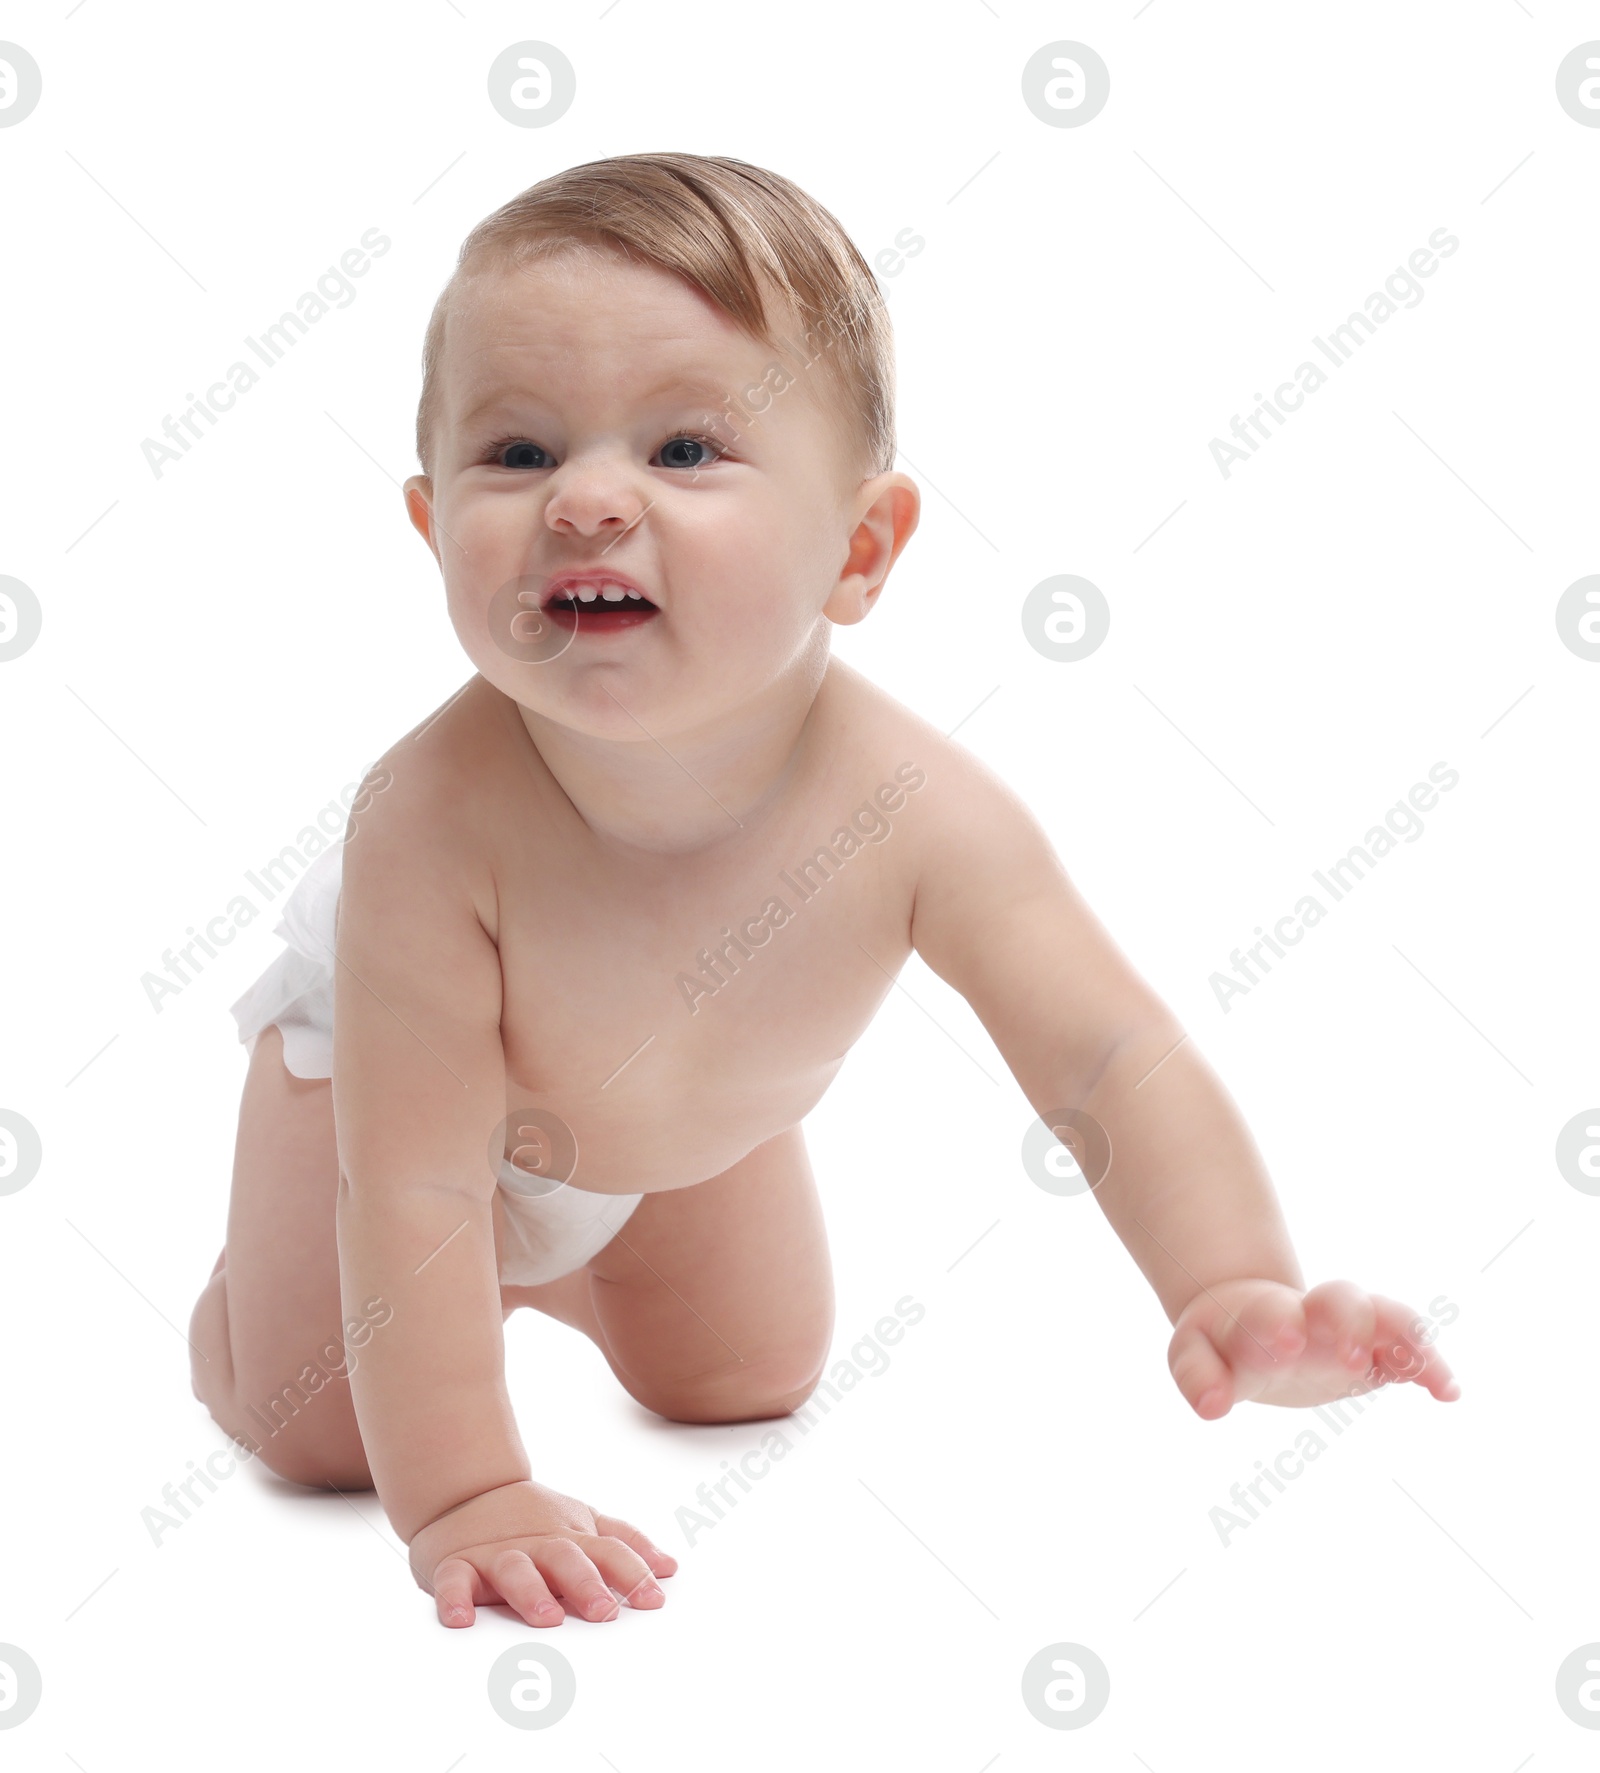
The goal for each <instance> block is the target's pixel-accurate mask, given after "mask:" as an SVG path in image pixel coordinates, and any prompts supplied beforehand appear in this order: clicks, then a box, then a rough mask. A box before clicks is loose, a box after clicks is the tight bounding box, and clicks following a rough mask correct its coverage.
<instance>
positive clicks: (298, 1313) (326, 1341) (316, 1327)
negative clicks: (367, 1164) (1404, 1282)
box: [189, 1027, 381, 1490]
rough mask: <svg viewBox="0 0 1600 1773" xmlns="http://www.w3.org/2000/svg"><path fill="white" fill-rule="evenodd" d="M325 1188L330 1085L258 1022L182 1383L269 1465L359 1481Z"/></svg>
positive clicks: (329, 1161) (301, 1474) (330, 1154)
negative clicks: (222, 1231) (218, 1232)
mask: <svg viewBox="0 0 1600 1773" xmlns="http://www.w3.org/2000/svg"><path fill="white" fill-rule="evenodd" d="M338 1187H339V1160H338V1155H337V1147H336V1145H335V1141H334V1129H333V1086H332V1084H331V1083H330V1082H329V1080H328V1079H327V1078H302V1077H296V1076H294V1074H293V1073H292V1072H290V1071H289V1070H288V1069H287V1067H286V1066H285V1065H284V1063H283V1037H282V1036H281V1035H280V1034H279V1032H278V1030H277V1029H276V1028H275V1027H268V1028H265V1029H263V1030H262V1032H261V1036H260V1038H259V1040H257V1042H256V1046H255V1052H254V1053H253V1054H252V1056H251V1060H250V1069H249V1072H248V1074H247V1075H246V1077H245V1085H244V1096H243V1100H242V1101H241V1103H240V1107H239V1136H238V1143H237V1146H236V1148H235V1153H234V1165H233V1195H232V1199H231V1201H230V1203H229V1207H228V1241H227V1245H226V1248H225V1249H224V1251H223V1256H222V1259H221V1260H220V1261H219V1262H218V1264H217V1268H216V1269H215V1270H214V1271H213V1273H212V1276H211V1279H210V1281H209V1282H208V1283H207V1286H206V1289H205V1291H204V1292H203V1293H202V1294H201V1295H200V1299H199V1302H198V1304H197V1305H196V1306H195V1309H194V1316H193V1319H192V1321H191V1323H190V1326H189V1339H190V1341H191V1343H192V1344H193V1345H194V1348H195V1350H196V1352H195V1353H194V1354H193V1355H192V1357H191V1361H190V1365H191V1370H192V1373H193V1383H194V1391H195V1395H196V1396H197V1397H198V1398H199V1399H200V1401H201V1402H202V1403H204V1404H205V1405H206V1407H207V1408H208V1409H209V1410H210V1411H211V1414H212V1416H213V1417H215V1419H216V1421H217V1423H218V1424H219V1425H220V1426H221V1427H222V1428H224V1429H226V1430H227V1431H228V1433H229V1434H232V1435H234V1436H236V1437H237V1438H240V1439H243V1440H245V1441H248V1443H249V1444H250V1445H251V1446H252V1447H255V1448H257V1449H258V1450H259V1453H260V1456H261V1458H262V1460H263V1461H264V1462H265V1463H266V1464H267V1465H268V1466H269V1467H270V1468H271V1469H272V1470H273V1471H275V1472H277V1473H278V1475H279V1476H280V1477H285V1478H289V1479H292V1480H293V1481H294V1482H296V1483H301V1484H321V1485H336V1486H337V1487H338V1488H339V1489H341V1490H361V1489H369V1488H370V1487H371V1484H372V1479H371V1476H370V1474H369V1472H368V1469H367V1460H366V1455H365V1453H364V1452H363V1451H362V1446H361V1435H360V1432H359V1430H358V1428H357V1426H356V1418H355V1409H354V1406H353V1404H352V1402H351V1397H350V1381H349V1379H348V1378H347V1377H345V1375H344V1364H343V1363H344V1359H345V1353H344V1346H343V1341H344V1337H343V1326H342V1322H341V1308H340V1300H339V1255H338V1245H337V1243H336V1241H335V1228H334V1211H335V1207H336V1204H337V1199H338ZM379 1333H380V1334H381V1331H380V1332H379ZM356 1359H358V1360H359V1359H360V1353H359V1351H357V1354H356Z"/></svg>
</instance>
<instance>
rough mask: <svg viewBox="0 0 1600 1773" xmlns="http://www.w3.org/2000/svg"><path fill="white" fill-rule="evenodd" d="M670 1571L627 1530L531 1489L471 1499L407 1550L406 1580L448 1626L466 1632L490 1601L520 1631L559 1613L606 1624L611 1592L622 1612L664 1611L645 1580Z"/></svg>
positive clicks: (672, 1564) (508, 1487)
mask: <svg viewBox="0 0 1600 1773" xmlns="http://www.w3.org/2000/svg"><path fill="white" fill-rule="evenodd" d="M677 1567H678V1560H677V1559H676V1558H675V1557H672V1556H671V1555H670V1554H669V1553H667V1552H664V1551H659V1550H658V1549H657V1548H656V1547H655V1546H654V1545H652V1544H651V1543H650V1541H649V1540H648V1539H646V1538H645V1536H644V1534H643V1533H641V1532H640V1531H639V1529H638V1528H637V1527H633V1526H630V1525H629V1524H628V1523H627V1522H626V1521H622V1520H618V1519H617V1518H616V1517H615V1516H614V1515H609V1514H596V1513H595V1512H594V1511H593V1510H592V1509H591V1508H590V1507H589V1505H588V1504H587V1503H584V1502H577V1501H575V1500H574V1499H573V1498H572V1497H571V1496H563V1495H562V1494H561V1492H560V1491H559V1490H551V1489H548V1488H546V1486H545V1485H543V1484H536V1483H532V1482H529V1483H516V1484H504V1485H502V1486H501V1487H500V1488H499V1489H496V1490H487V1491H485V1492H484V1494H483V1495H481V1496H474V1497H473V1498H472V1500H471V1501H470V1502H464V1503H462V1504H461V1506H460V1507H458V1508H453V1509H451V1510H450V1512H449V1513H448V1514H446V1515H444V1516H443V1517H442V1518H441V1519H439V1520H436V1521H433V1522H430V1524H429V1525H428V1526H426V1527H424V1528H423V1529H422V1530H421V1531H420V1532H419V1533H418V1534H416V1536H415V1537H414V1538H413V1539H412V1541H411V1573H412V1575H413V1576H415V1577H416V1579H417V1585H418V1587H420V1588H425V1589H428V1590H429V1591H430V1592H431V1593H432V1595H433V1597H434V1601H435V1603H436V1604H437V1606H438V1610H439V1623H440V1624H441V1625H451V1626H461V1625H471V1624H472V1621H473V1618H474V1612H473V1609H474V1608H475V1607H480V1606H483V1605H484V1604H485V1603H488V1602H495V1601H503V1602H504V1603H505V1605H506V1606H508V1607H510V1608H511V1609H512V1610H513V1612H516V1613H519V1614H520V1615H521V1616H522V1617H523V1618H524V1619H525V1620H527V1622H528V1624H529V1625H559V1624H560V1623H561V1622H562V1620H563V1619H565V1618H566V1616H567V1613H569V1612H572V1613H578V1614H580V1615H581V1616H582V1617H583V1618H585V1619H592V1620H596V1621H599V1620H607V1619H615V1618H617V1617H618V1616H619V1614H620V1609H619V1607H618V1606H617V1601H616V1596H615V1595H613V1594H612V1592H611V1590H612V1589H613V1588H615V1589H619V1590H620V1591H621V1592H622V1594H623V1595H624V1596H625V1597H626V1599H627V1602H628V1605H629V1606H630V1607H660V1606H664V1605H665V1604H666V1598H667V1597H666V1595H665V1594H663V1593H662V1591H661V1590H660V1589H659V1588H658V1587H657V1586H656V1584H655V1580H654V1578H655V1577H656V1576H670V1575H671V1574H672V1573H673V1571H674V1570H676V1569H677ZM552 1590H553V1591H554V1592H555V1593H556V1594H559V1595H560V1596H561V1597H562V1599H563V1600H564V1601H565V1602H566V1608H565V1610H563V1608H562V1607H560V1606H558V1605H557V1603H556V1602H555V1600H554V1599H553V1598H552Z"/></svg>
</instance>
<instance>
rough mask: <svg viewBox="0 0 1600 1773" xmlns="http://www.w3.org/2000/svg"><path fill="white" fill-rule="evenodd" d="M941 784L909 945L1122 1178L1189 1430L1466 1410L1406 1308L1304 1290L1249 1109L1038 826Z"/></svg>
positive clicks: (963, 779) (998, 799) (1110, 1178)
mask: <svg viewBox="0 0 1600 1773" xmlns="http://www.w3.org/2000/svg"><path fill="white" fill-rule="evenodd" d="M939 775H940V776H941V777H943V783H942V787H943V792H942V794H941V795H940V797H939V799H938V800H936V801H935V802H934V803H933V807H932V808H931V809H930V810H933V811H934V815H935V816H934V820H933V822H932V823H933V836H932V838H931V840H930V841H929V842H928V844H927V846H926V849H925V852H924V856H923V858H922V863H921V867H920V869H919V875H918V881H917V892H916V900H915V908H914V913H913V923H912V942H913V945H914V946H915V948H916V950H917V952H918V953H919V954H920V955H921V956H922V958H923V959H924V960H925V961H926V962H927V963H928V965H929V966H930V967H932V968H933V970H934V971H935V972H936V973H938V974H939V975H940V977H941V978H943V979H945V980H947V981H948V982H949V983H950V984H951V985H953V986H954V987H955V988H956V989H957V990H958V991H960V992H961V994H962V995H963V996H964V997H965V998H966V999H967V1001H968V1002H969V1003H970V1004H971V1005H972V1007H973V1009H974V1010H975V1011H976V1012H977V1014H978V1015H979V1017H980V1018H981V1019H982V1021H983V1024H984V1026H985V1027H986V1028H987V1029H988V1031H989V1033H990V1035H991V1037H992V1038H993V1040H994V1042H995V1044H996V1046H998V1047H999V1049H1000V1051H1001V1053H1002V1054H1003V1056H1004V1057H1005V1060H1006V1063H1007V1064H1008V1065H1009V1066H1010V1068H1011V1071H1012V1074H1013V1076H1015V1078H1016V1079H1017V1082H1018V1084H1019V1085H1020V1086H1021V1088H1022V1091H1023V1093H1024V1094H1025V1095H1026V1096H1027V1098H1028V1100H1029V1102H1030V1103H1031V1104H1032V1105H1033V1107H1034V1109H1035V1110H1036V1112H1037V1113H1038V1114H1039V1115H1041V1116H1046V1117H1050V1119H1051V1122H1052V1124H1053V1125H1057V1126H1064V1124H1065V1116H1066V1115H1068V1114H1070V1113H1072V1112H1074V1111H1077V1112H1079V1113H1081V1114H1085V1115H1087V1116H1089V1117H1090V1118H1091V1119H1092V1120H1093V1121H1095V1122H1098V1124H1099V1126H1100V1127H1101V1128H1103V1129H1104V1131H1105V1134H1106V1135H1107V1136H1108V1138H1109V1141H1110V1148H1111V1161H1110V1168H1109V1170H1107V1171H1106V1172H1105V1173H1104V1175H1103V1179H1102V1178H1099V1177H1097V1176H1096V1175H1094V1174H1091V1175H1090V1178H1089V1179H1090V1180H1091V1182H1095V1183H1096V1184H1097V1185H1096V1186H1095V1191H1094V1192H1095V1197H1096V1199H1097V1200H1098V1201H1099V1203H1100V1205H1101V1208H1102V1209H1103V1210H1104V1212H1105V1215H1106V1217H1107V1218H1108V1219H1109V1220H1110V1222H1111V1224H1112V1227H1113V1228H1114V1229H1115V1231H1116V1233H1117V1235H1118V1237H1120V1238H1121V1239H1122V1242H1123V1243H1124V1244H1125V1245H1126V1246H1127V1249H1128V1251H1129V1253H1130V1254H1131V1255H1132V1257H1133V1259H1134V1260H1135V1262H1137V1263H1138V1265H1139V1267H1140V1268H1141V1270H1142V1271H1143V1272H1144V1275H1145V1277H1146V1279H1147V1280H1148V1281H1149V1282H1150V1285H1151V1286H1152V1287H1153V1288H1154V1289H1155V1293H1156V1296H1157V1297H1158V1298H1159V1299H1160V1301H1161V1304H1162V1306H1163V1308H1164V1309H1165V1311H1166V1313H1167V1317H1168V1319H1169V1320H1170V1321H1171V1322H1172V1324H1173V1325H1174V1334H1173V1337H1172V1342H1171V1345H1170V1348H1169V1354H1168V1359H1169V1364H1170V1366H1171V1368H1172V1373H1173V1377H1174V1379H1175V1380H1176V1381H1177V1384H1178V1387H1179V1389H1180V1390H1181V1391H1182V1392H1183V1394H1184V1396H1185V1397H1186V1398H1187V1399H1188V1401H1189V1403H1190V1404H1191V1405H1192V1406H1193V1408H1194V1409H1195V1410H1196V1412H1197V1413H1198V1414H1199V1415H1201V1416H1203V1417H1207V1418H1211V1417H1216V1416H1222V1415H1225V1414H1226V1413H1227V1412H1228V1410H1229V1409H1231V1408H1232V1406H1233V1404H1234V1403H1235V1402H1237V1401H1240V1400H1242V1399H1253V1400H1256V1401H1259V1402H1263V1403H1276V1404H1315V1403H1321V1402H1325V1401H1327V1400H1329V1399H1331V1398H1335V1397H1340V1396H1347V1395H1350V1394H1351V1393H1354V1392H1360V1391H1363V1390H1367V1389H1370V1388H1371V1387H1372V1386H1375V1385H1380V1384H1384V1383H1387V1382H1389V1381H1390V1380H1394V1379H1410V1380H1415V1381H1416V1382H1418V1383H1419V1384H1421V1385H1423V1386H1424V1387H1425V1388H1426V1389H1427V1390H1428V1391H1430V1392H1431V1393H1432V1394H1433V1395H1434V1396H1435V1397H1436V1398H1440V1399H1443V1400H1446V1401H1448V1400H1449V1399H1451V1398H1453V1397H1455V1396H1456V1395H1457V1387H1456V1385H1455V1382H1454V1380H1453V1379H1452V1378H1451V1376H1450V1371H1449V1368H1448V1367H1447V1366H1446V1365H1445V1363H1444V1361H1443V1360H1442V1359H1441V1358H1440V1356H1439V1355H1438V1353H1437V1352H1436V1351H1435V1350H1433V1349H1432V1348H1430V1347H1426V1346H1423V1345H1420V1344H1419V1343H1418V1342H1417V1341H1416V1340H1415V1339H1414V1338H1413V1336H1412V1334H1411V1326H1412V1322H1413V1314H1412V1313H1410V1312H1409V1311H1407V1309H1406V1308H1405V1307H1404V1306H1402V1305H1399V1304H1397V1303H1396V1302H1394V1301H1393V1300H1388V1299H1380V1298H1376V1297H1374V1296H1371V1295H1369V1294H1367V1293H1365V1292H1363V1291H1362V1290H1361V1289H1360V1288H1359V1287H1356V1286H1353V1285H1351V1284H1350V1283H1349V1282H1342V1281H1335V1282H1329V1283H1326V1284H1325V1285H1323V1286H1319V1287H1317V1288H1314V1289H1313V1290H1312V1291H1310V1292H1307V1291H1306V1290H1305V1283H1304V1281H1303V1279H1302V1278H1301V1274H1300V1269H1299V1266H1298V1264H1297V1263H1296V1261H1295V1255H1294V1250H1293V1247H1292V1245H1291V1244H1290V1241H1289V1234H1288V1231H1287V1229H1286V1227H1285V1225H1284V1222H1283V1217H1282V1214H1281V1213H1280V1212H1279V1210H1278V1203H1277V1199H1276V1196H1275V1195H1274V1193H1273V1189H1272V1184H1271V1182H1270V1181H1269V1179H1268V1177H1267V1174H1266V1171H1265V1168H1264V1167H1263V1165H1262V1161H1261V1155H1260V1153H1259V1152H1258V1151H1257V1149H1256V1146H1255V1143H1254V1141H1253V1140H1252V1139H1251V1137H1250V1133H1249V1130H1248V1128H1247V1127H1246V1126H1245V1124H1244V1121H1243V1120H1242V1119H1241V1117H1240V1115H1239V1112H1238V1110H1237V1108H1236V1107H1235V1106H1234V1104H1233V1102H1232V1100H1231V1098H1230V1097H1229V1096H1228V1093H1227V1091H1226V1090H1225V1089H1224V1088H1223V1087H1222V1085H1221V1083H1220V1082H1219V1081H1218V1079H1217V1077H1216V1075H1215V1073H1214V1072H1213V1071H1212V1070H1211V1068H1210V1067H1209V1066H1208V1065H1207V1064H1206V1062H1205V1060H1204V1059H1203V1058H1202V1057H1201V1056H1200V1053H1199V1052H1198V1050H1197V1049H1196V1047H1195V1044H1194V1043H1193V1042H1192V1041H1191V1040H1189V1039H1188V1037H1187V1036H1186V1035H1185V1033H1184V1030H1183V1029H1182V1027H1181V1026H1180V1025H1179V1024H1178V1022H1177V1021H1176V1019H1175V1018H1174V1017H1173V1015H1172V1013H1171V1011H1170V1010H1168V1009H1167V1007H1166V1006H1165V1005H1164V1004H1163V1003H1162V1002H1161V1000H1160V999H1159V998H1158V997H1157V996H1156V995H1155V994H1154V993H1153V992H1152V991H1151V990H1150V988H1149V987H1148V986H1147V985H1146V984H1145V983H1144V981H1143V980H1142V979H1141V978H1140V977H1139V975H1138V974H1137V973H1136V972H1135V971H1134V969H1133V968H1132V966H1131V965H1130V964H1129V962H1128V961H1127V959H1126V957H1125V956H1124V955H1123V954H1122V952H1121V951H1120V950H1119V949H1118V948H1117V946H1116V944H1115V943H1114V942H1113V941H1112V940H1111V938H1110V936H1109V935H1108V934H1107V933H1106V931H1105V929H1104V927H1103V926H1102V925H1101V924H1100V922H1099V921H1098V919H1097V918H1096V917H1095V916H1094V914H1093V912H1091V911H1090V909H1089V908H1088V906H1087V905H1086V904H1085V903H1084V902H1083V900H1082V898H1081V897H1080V896H1079V895H1078V893H1077V892H1076V890H1075V889H1074V888H1073V886H1072V883H1071V882H1070V881H1069V880H1068V878H1067V875H1066V873H1065V871H1064V870H1063V868H1062V866H1061V864H1060V862H1059V861H1058V860H1057V858H1056V856H1055V854H1054V852H1053V851H1052V849H1051V847H1050V844H1049V841H1048V839H1047V838H1046V836H1045V834H1044V832H1043V830H1042V829H1041V828H1040V826H1039V824H1038V822H1037V820H1035V819H1034V817H1033V816H1032V814H1031V813H1030V812H1029V811H1028V809H1027V808H1026V807H1025V806H1024V805H1023V804H1022V802H1021V801H1020V800H1019V799H1018V798H1017V797H1016V796H1015V795H1014V794H1013V793H1011V791H1010V790H1009V789H1008V788H1006V786H1005V785H1004V784H1003V783H1002V782H1001V781H1000V780H999V779H998V778H997V777H995V776H994V775H993V774H992V773H991V772H990V771H988V770H986V769H985V768H984V767H983V766H982V765H981V764H978V763H977V762H976V760H973V759H970V758H967V757H965V756H963V755H962V754H960V753H955V754H953V757H952V759H951V762H950V764H949V766H948V769H947V770H942V771H940V772H939ZM1069 1137H1070V1135H1069ZM1091 1161H1092V1160H1091Z"/></svg>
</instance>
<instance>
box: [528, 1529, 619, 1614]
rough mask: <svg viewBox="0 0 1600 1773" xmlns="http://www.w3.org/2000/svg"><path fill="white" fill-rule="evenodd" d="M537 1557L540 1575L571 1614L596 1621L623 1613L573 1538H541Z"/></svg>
mask: <svg viewBox="0 0 1600 1773" xmlns="http://www.w3.org/2000/svg"><path fill="white" fill-rule="evenodd" d="M534 1557H535V1560H536V1561H537V1563H538V1566H539V1572H540V1574H541V1575H542V1576H544V1577H546V1578H547V1579H548V1580H549V1582H550V1586H551V1587H552V1588H554V1589H556V1590H557V1591H558V1592H559V1593H560V1595H561V1598H562V1600H563V1602H565V1604H566V1609H567V1611H568V1612H569V1613H577V1614H579V1615H580V1616H581V1617H583V1618H584V1619H592V1620H595V1621H596V1622H598V1621H600V1620H602V1619H615V1618H616V1617H617V1616H618V1615H619V1614H620V1613H621V1611H622V1609H621V1608H620V1607H619V1606H618V1605H617V1597H616V1596H615V1595H614V1594H613V1593H612V1592H611V1590H610V1589H609V1588H608V1587H607V1586H606V1584H605V1581H604V1580H603V1578H602V1577H601V1575H600V1572H599V1571H598V1570H597V1569H596V1568H595V1567H594V1565H593V1564H592V1563H590V1561H589V1559H588V1558H587V1557H586V1556H585V1554H584V1552H583V1551H582V1550H581V1549H580V1548H579V1547H578V1546H576V1545H574V1544H573V1542H572V1541H571V1540H570V1539H556V1538H550V1539H541V1540H539V1541H538V1543H537V1544H536V1545H535V1546H534Z"/></svg>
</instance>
